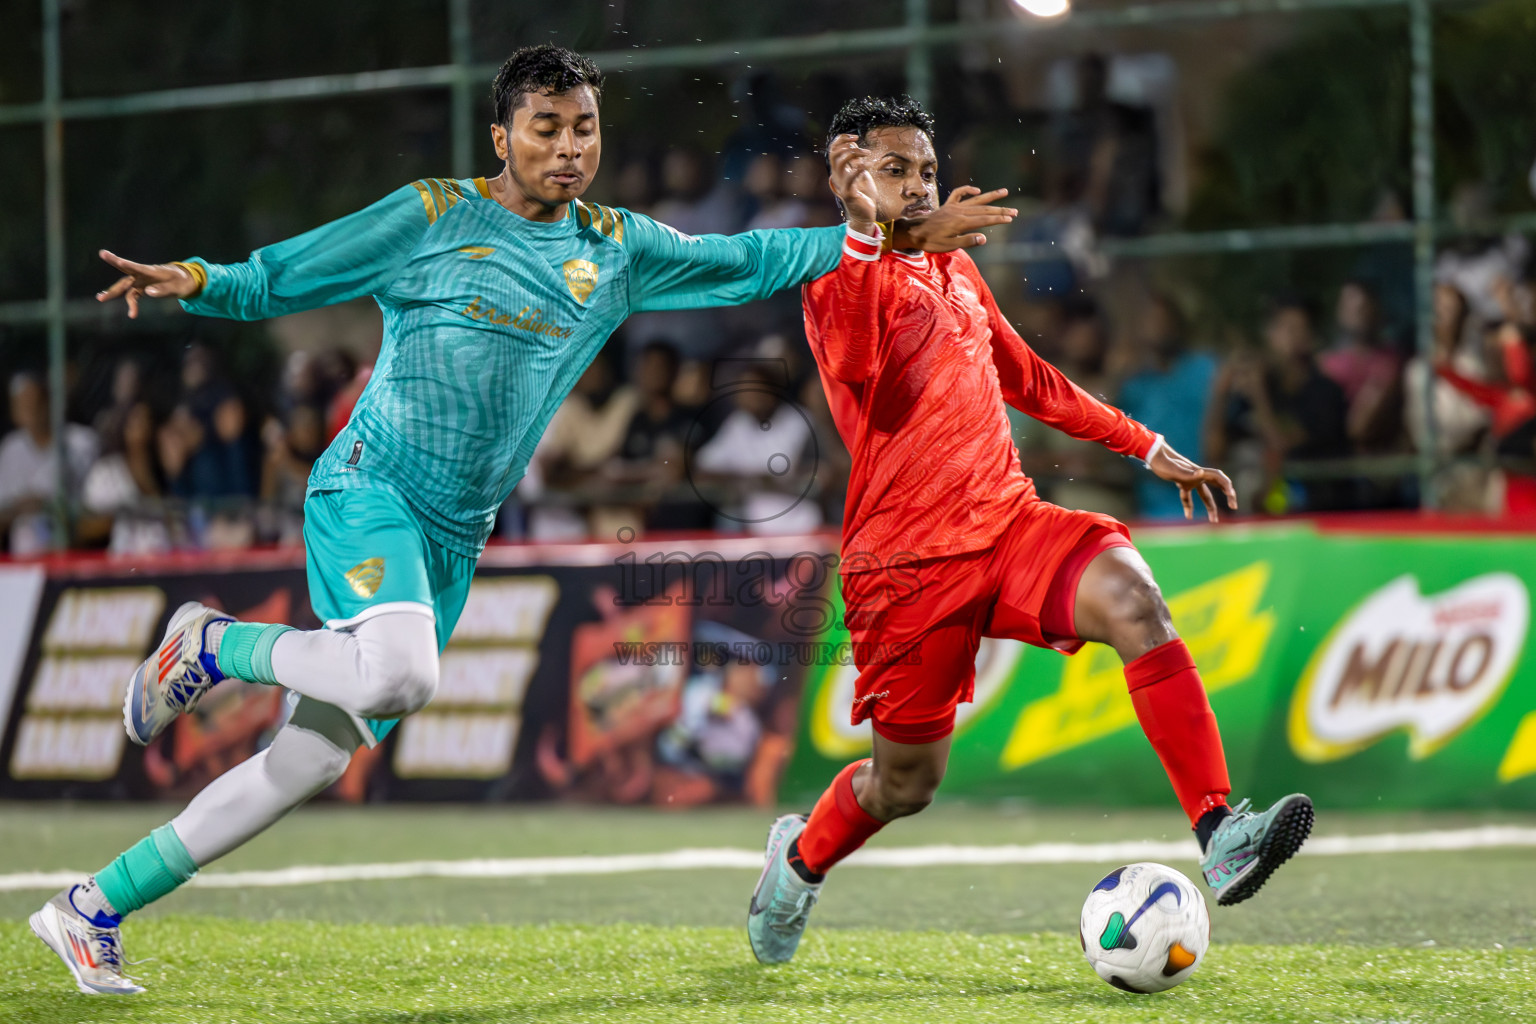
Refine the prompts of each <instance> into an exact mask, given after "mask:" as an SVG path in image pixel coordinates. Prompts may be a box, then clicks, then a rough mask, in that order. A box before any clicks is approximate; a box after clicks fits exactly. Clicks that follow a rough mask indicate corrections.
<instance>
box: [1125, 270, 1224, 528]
mask: <svg viewBox="0 0 1536 1024" xmlns="http://www.w3.org/2000/svg"><path fill="white" fill-rule="evenodd" d="M1140 324H1141V331H1140V335H1139V336H1138V337H1137V338H1136V345H1137V348H1138V349H1139V350H1140V351H1141V352H1143V353H1145V356H1146V360H1147V364H1146V366H1145V368H1143V369H1140V370H1138V371H1137V372H1135V373H1133V374H1132V375H1131V376H1130V377H1129V378H1127V379H1126V381H1125V383H1124V384H1122V385H1121V386H1120V393H1119V396H1118V397H1117V399H1116V401H1115V404H1116V405H1118V406H1119V407H1120V408H1121V409H1122V410H1124V411H1125V414H1126V415H1127V416H1130V417H1131V418H1132V419H1134V420H1138V421H1140V422H1142V423H1145V424H1146V425H1147V426H1149V427H1151V428H1152V429H1153V430H1155V431H1157V432H1158V433H1160V434H1162V435H1163V437H1164V438H1166V439H1167V441H1168V443H1169V444H1170V445H1172V446H1173V448H1174V450H1176V451H1178V452H1179V453H1181V454H1183V455H1186V456H1188V457H1189V458H1191V459H1193V460H1195V461H1196V462H1198V463H1202V464H1204V463H1206V462H1207V461H1209V460H1210V459H1211V458H1214V456H1211V455H1210V453H1208V452H1207V451H1206V446H1205V423H1206V418H1207V416H1208V415H1209V409H1210V403H1211V386H1212V382H1213V381H1214V380H1215V378H1216V360H1215V359H1214V358H1212V357H1211V356H1210V355H1209V354H1208V353H1205V352H1191V351H1189V350H1188V347H1187V340H1186V328H1185V325H1184V316H1183V314H1182V313H1181V312H1180V310H1179V307H1178V306H1177V305H1176V304H1175V303H1174V301H1173V299H1171V298H1169V297H1168V296H1166V295H1154V296H1153V297H1152V300H1151V303H1150V305H1149V306H1148V308H1147V311H1146V313H1145V314H1144V315H1143V316H1142V317H1141V321H1140ZM1133 479H1134V481H1135V483H1134V488H1135V495H1136V511H1137V514H1138V515H1140V516H1142V517H1143V518H1146V519H1183V518H1184V507H1183V505H1182V504H1181V503H1180V501H1179V492H1178V489H1177V488H1176V487H1172V486H1170V485H1169V484H1167V483H1165V482H1164V481H1162V480H1159V479H1157V478H1156V477H1154V476H1153V475H1152V474H1150V473H1137V474H1135V476H1134V477H1133Z"/></svg>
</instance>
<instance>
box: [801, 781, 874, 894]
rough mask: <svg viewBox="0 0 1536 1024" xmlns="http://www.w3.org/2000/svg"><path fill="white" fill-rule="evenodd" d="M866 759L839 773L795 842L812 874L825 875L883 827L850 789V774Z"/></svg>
mask: <svg viewBox="0 0 1536 1024" xmlns="http://www.w3.org/2000/svg"><path fill="white" fill-rule="evenodd" d="M868 762H869V759H868V758H865V759H864V760H862V761H855V762H853V764H850V765H849V766H848V767H846V768H844V769H843V770H842V771H840V772H838V773H837V778H835V779H833V780H832V785H830V786H828V787H827V791H826V792H825V793H823V794H821V799H820V800H817V801H816V807H815V809H814V810H812V811H811V819H810V821H808V822H806V823H805V831H804V832H801V833H800V839H799V842H798V845H799V847H800V859H801V860H802V861H804V862H805V866H806V868H807V869H808V870H809V871H810V872H811V873H812V874H817V875H824V874H826V873H827V871H828V870H829V869H830V868H831V867H832V865H834V864H836V863H837V862H838V861H840V860H842V859H843V858H844V857H846V856H848V855H849V854H850V853H852V852H853V851H854V850H857V849H858V848H859V847H861V846H863V845H864V841H865V840H866V839H868V838H869V837H870V836H872V835H874V834H875V833H876V832H879V831H880V830H881V829H882V828H884V827H885V822H883V821H881V820H879V819H878V818H874V817H871V816H870V813H869V812H868V811H866V810H865V809H864V808H862V807H860V806H859V798H858V797H857V796H855V795H854V792H853V773H854V772H856V771H858V770H859V768H860V767H861V766H862V765H865V764H867V763H868Z"/></svg>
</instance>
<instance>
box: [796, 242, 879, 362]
mask: <svg viewBox="0 0 1536 1024" xmlns="http://www.w3.org/2000/svg"><path fill="white" fill-rule="evenodd" d="M880 241H881V240H880V239H879V238H878V237H874V236H869V235H863V234H860V233H859V232H857V231H855V230H853V228H851V227H850V228H849V229H848V233H847V235H846V236H845V237H844V239H843V258H842V261H841V262H840V263H838V265H837V269H836V270H834V271H833V272H832V273H830V274H827V275H826V276H825V277H822V278H820V279H818V280H816V281H813V282H811V283H810V284H808V285H806V286H805V299H804V306H805V326H806V334H807V336H808V338H809V340H810V342H811V344H812V346H813V347H814V348H815V349H816V357H817V359H818V360H819V361H820V362H821V364H822V366H823V367H824V368H825V369H826V371H827V372H828V373H829V374H830V375H831V376H832V377H834V378H836V379H837V380H840V381H842V382H843V383H844V384H861V383H863V382H864V380H865V379H867V378H868V376H869V373H870V369H871V367H873V366H874V362H875V352H876V349H877V348H878V346H879V343H880V310H881V308H882V304H881V302H880V281H881V277H880Z"/></svg>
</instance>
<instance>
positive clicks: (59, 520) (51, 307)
mask: <svg viewBox="0 0 1536 1024" xmlns="http://www.w3.org/2000/svg"><path fill="white" fill-rule="evenodd" d="M59 7H60V0H43V109H44V120H43V195H44V198H43V205H44V207H45V214H44V215H45V219H46V229H45V230H46V232H47V239H46V242H45V256H44V259H45V261H46V269H47V275H48V301H47V320H48V415H49V430H50V431H51V433H52V434H53V468H54V490H53V546H54V547H55V548H58V549H60V550H63V549H65V548H68V547H69V520H70V515H69V461H68V459H67V457H66V453H65V448H64V422H65V421H64V412H65V409H64V403H65V400H66V398H67V396H66V394H65V380H64V330H65V326H64V115H63V110H62V103H63V99H64V78H63V70H62V67H61V64H62V61H63V54H62V52H61V49H62V43H61V41H60V38H59V19H60V10H59Z"/></svg>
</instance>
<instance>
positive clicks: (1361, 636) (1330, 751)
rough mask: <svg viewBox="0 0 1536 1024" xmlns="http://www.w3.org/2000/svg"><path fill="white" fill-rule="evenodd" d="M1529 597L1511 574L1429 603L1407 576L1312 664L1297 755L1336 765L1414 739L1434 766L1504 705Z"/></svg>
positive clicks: (1301, 702) (1326, 644)
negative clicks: (1463, 734)
mask: <svg viewBox="0 0 1536 1024" xmlns="http://www.w3.org/2000/svg"><path fill="white" fill-rule="evenodd" d="M1529 623H1530V595H1529V594H1528V592H1527V591H1526V588H1525V584H1524V583H1522V582H1521V581H1520V579H1519V578H1518V577H1516V576H1514V575H1512V574H1510V573H1507V572H1493V573H1487V574H1485V575H1483V576H1478V577H1476V578H1474V579H1471V580H1468V581H1467V582H1465V583H1463V584H1461V585H1460V586H1457V587H1455V588H1453V589H1451V590H1448V591H1446V592H1444V593H1442V594H1434V595H1431V596H1427V597H1426V596H1425V595H1423V594H1421V593H1420V592H1419V581H1418V580H1417V578H1415V577H1414V576H1411V575H1409V576H1400V577H1398V578H1397V579H1395V580H1393V581H1392V582H1390V583H1388V584H1387V585H1386V586H1384V587H1382V588H1380V589H1379V590H1377V591H1376V592H1375V593H1373V594H1371V595H1370V596H1368V597H1367V598H1366V599H1365V600H1364V601H1362V602H1361V603H1360V604H1359V605H1358V606H1357V607H1356V608H1355V609H1354V610H1353V611H1351V612H1350V613H1349V614H1348V615H1347V616H1345V618H1344V620H1343V621H1342V622H1340V623H1339V625H1338V626H1337V627H1336V628H1335V629H1334V631H1333V633H1332V634H1331V635H1329V637H1328V638H1327V639H1326V640H1324V641H1323V644H1322V646H1321V647H1319V648H1318V650H1317V651H1316V652H1315V653H1314V654H1313V655H1312V659H1311V661H1310V662H1309V663H1308V664H1307V668H1306V671H1305V672H1304V673H1303V674H1302V677H1301V682H1300V684H1299V685H1298V686H1297V687H1296V694H1295V696H1294V697H1293V698H1292V700H1291V711H1290V720H1289V733H1290V741H1291V748H1292V749H1293V750H1294V751H1295V752H1296V755H1297V756H1298V757H1300V758H1301V759H1303V760H1305V761H1333V760H1337V759H1338V758H1342V757H1347V756H1349V755H1350V754H1353V753H1355V752H1356V751H1358V750H1361V749H1363V748H1365V747H1367V746H1369V745H1371V744H1372V743H1375V742H1376V741H1377V740H1379V739H1381V738H1382V737H1384V736H1386V735H1387V734H1389V733H1392V732H1395V731H1397V730H1399V729H1402V730H1406V731H1407V733H1408V737H1409V743H1408V753H1409V756H1411V757H1413V758H1423V757H1428V756H1429V755H1430V754H1433V753H1434V752H1435V751H1437V750H1439V749H1440V748H1441V747H1442V746H1444V745H1445V744H1446V743H1448V742H1450V740H1451V739H1452V738H1454V737H1455V736H1456V734H1457V733H1459V732H1460V731H1461V730H1462V729H1464V728H1466V727H1467V726H1468V725H1470V724H1472V722H1474V721H1475V720H1476V719H1477V718H1478V717H1479V716H1480V715H1482V714H1483V712H1485V711H1487V710H1488V709H1489V708H1491V707H1493V705H1494V704H1495V703H1497V702H1498V699H1499V695H1500V694H1501V693H1503V691H1504V686H1505V684H1506V683H1508V682H1509V677H1510V675H1511V673H1512V672H1513V671H1514V668H1515V663H1516V661H1517V660H1518V658H1519V656H1520V651H1521V648H1522V647H1524V645H1525V634H1526V628H1527V627H1528V625H1529Z"/></svg>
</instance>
